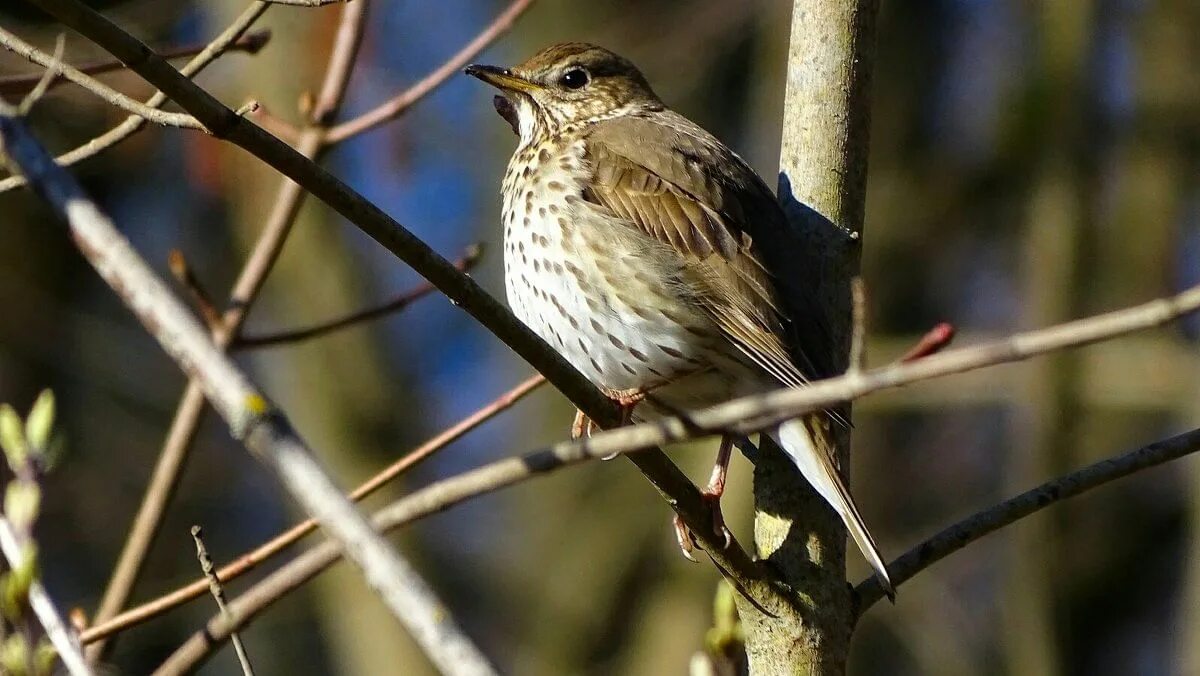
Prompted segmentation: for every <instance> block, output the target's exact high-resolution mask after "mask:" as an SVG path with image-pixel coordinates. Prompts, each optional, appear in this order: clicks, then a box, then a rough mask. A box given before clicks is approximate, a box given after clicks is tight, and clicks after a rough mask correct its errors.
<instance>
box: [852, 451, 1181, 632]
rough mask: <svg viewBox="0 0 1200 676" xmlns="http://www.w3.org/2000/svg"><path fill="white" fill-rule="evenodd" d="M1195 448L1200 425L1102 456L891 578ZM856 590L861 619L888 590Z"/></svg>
mask: <svg viewBox="0 0 1200 676" xmlns="http://www.w3.org/2000/svg"><path fill="white" fill-rule="evenodd" d="M1196 451H1200V429H1198V430H1192V431H1190V432H1185V433H1183V434H1180V435H1178V436H1174V437H1171V438H1170V439H1164V440H1162V441H1157V442H1155V443H1153V444H1150V445H1149V446H1144V447H1142V448H1139V449H1136V450H1133V451H1129V452H1127V453H1124V454H1122V455H1118V456H1115V457H1112V458H1109V459H1107V460H1101V461H1100V462H1097V463H1094V464H1091V465H1088V466H1087V467H1084V468H1082V469H1079V470H1076V471H1074V472H1072V473H1070V474H1068V475H1066V476H1062V477H1059V478H1057V479H1054V480H1052V481H1047V482H1046V483H1044V484H1042V485H1040V486H1038V487H1036V488H1033V489H1030V490H1028V491H1026V492H1024V493H1022V494H1020V495H1018V496H1016V497H1014V498H1010V499H1008V500H1005V501H1004V502H1001V503H1000V504H998V505H993V506H991V507H988V508H987V509H984V510H982V511H980V512H976V513H975V514H972V515H971V516H969V517H967V518H965V519H963V520H962V521H959V522H958V523H956V524H954V525H952V526H950V527H948V528H945V529H943V530H942V531H941V532H940V533H938V534H937V535H934V536H933V537H931V538H929V539H928V540H925V541H924V542H922V543H921V544H919V545H917V546H916V547H913V548H912V549H910V550H908V551H907V552H906V553H905V554H904V555H903V556H901V557H900V558H898V559H896V560H895V561H893V562H892V563H890V564H888V570H889V571H890V572H891V574H892V582H893V583H894V584H897V585H898V584H901V583H903V582H905V581H907V580H910V579H912V577H913V576H914V575H916V574H917V573H919V572H921V571H922V570H925V569H926V568H928V567H929V566H931V565H933V564H934V563H937V562H938V561H941V560H942V559H944V558H946V557H947V556H949V555H951V554H953V553H954V552H957V551H958V550H960V549H962V548H963V547H966V546H967V545H969V544H971V543H972V542H974V541H976V540H978V539H980V538H982V537H984V536H985V535H988V534H991V533H994V532H996V531H998V530H1000V529H1001V528H1004V527H1005V526H1008V525H1010V524H1013V523H1016V522H1017V521H1019V520H1021V519H1023V518H1025V517H1027V516H1029V515H1031V514H1033V513H1035V512H1038V511H1040V510H1043V509H1045V508H1047V507H1049V506H1050V505H1053V504H1055V503H1057V502H1061V501H1062V500H1066V499H1067V498H1073V497H1075V496H1076V495H1081V494H1083V493H1086V492H1087V491H1090V490H1091V489H1093V488H1096V487H1098V486H1102V485H1104V484H1106V483H1109V482H1112V481H1116V480H1117V479H1120V478H1123V477H1127V476H1129V475H1130V474H1134V473H1135V472H1140V471H1141V470H1144V469H1147V468H1150V467H1154V466H1155V465H1161V464H1163V463H1166V462H1170V461H1172V460H1177V459H1179V458H1182V457H1184V456H1185V455H1189V454H1191V453H1195V452H1196ZM854 591H855V595H856V596H857V597H858V608H857V616H858V617H862V614H863V613H865V612H866V611H867V609H869V608H870V607H871V606H872V605H874V604H875V602H876V601H878V600H880V599H881V598H882V597H883V590H882V589H881V588H880V587H879V583H878V581H877V580H875V579H874V578H872V579H869V580H865V581H863V582H861V583H859V585H858V586H857V587H855V589H854Z"/></svg>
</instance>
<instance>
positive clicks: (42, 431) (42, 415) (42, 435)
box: [25, 390, 54, 455]
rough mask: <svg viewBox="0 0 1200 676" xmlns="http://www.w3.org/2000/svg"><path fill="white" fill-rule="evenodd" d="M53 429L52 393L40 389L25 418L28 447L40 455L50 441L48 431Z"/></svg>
mask: <svg viewBox="0 0 1200 676" xmlns="http://www.w3.org/2000/svg"><path fill="white" fill-rule="evenodd" d="M52 431H54V393H53V392H51V391H50V390H42V393H41V394H39V395H38V398H37V401H35V402H33V408H32V409H31V410H30V411H29V417H28V418H26V419H25V440H26V441H27V442H28V443H29V447H30V449H31V450H32V451H33V452H34V453H36V454H39V455H41V454H42V453H43V452H44V451H45V450H46V446H47V445H48V444H49V443H50V433H51V432H52Z"/></svg>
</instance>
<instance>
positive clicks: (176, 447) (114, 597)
mask: <svg viewBox="0 0 1200 676" xmlns="http://www.w3.org/2000/svg"><path fill="white" fill-rule="evenodd" d="M268 7H270V5H267V4H264V3H261V2H252V3H251V4H250V6H249V7H247V8H246V9H245V10H244V11H243V12H242V13H241V14H240V15H239V16H238V17H237V18H236V19H235V20H234V21H233V23H232V24H230V25H229V27H228V28H226V29H225V31H224V32H222V33H221V34H220V35H219V36H217V38H216V39H214V40H213V41H212V42H211V43H210V44H209V46H208V47H207V48H205V49H204V51H202V52H201V53H200V54H199V55H197V56H196V58H194V59H192V61H191V62H190V63H188V64H187V65H186V66H185V67H184V68H183V70H182V71H180V73H181V74H182V75H183V76H184V77H190V76H192V75H195V74H196V73H198V72H200V71H201V70H203V69H204V68H205V67H206V66H207V65H208V64H209V63H211V62H212V61H213V60H214V59H215V58H216V57H217V56H219V55H220V54H222V53H223V52H224V51H225V49H226V48H227V47H228V46H229V45H231V44H233V43H235V42H236V41H237V40H239V39H240V38H241V36H242V35H243V34H244V33H245V32H246V31H248V30H250V28H251V26H253V25H254V22H255V21H257V20H258V18H259V17H261V16H262V14H263V12H265V11H266V10H267V8H268ZM166 100H167V97H166V95H165V94H163V93H161V92H158V93H156V94H154V96H152V97H151V98H150V99H149V100H147V101H146V104H147V105H149V106H158V105H162V104H163V102H165V101H166ZM144 124H145V120H143V119H142V118H140V117H130V118H129V119H127V120H125V122H123V123H122V124H121V125H119V126H117V127H114V128H113V129H112V130H110V131H109V132H108V133H106V134H104V135H103V136H101V137H99V138H98V139H96V140H95V142H94V143H95V152H100V150H102V149H103V148H106V147H109V146H111V145H113V144H115V143H118V142H120V141H121V140H122V139H124V138H126V137H128V136H130V135H131V134H133V133H134V132H136V131H137V130H138V129H140V128H141V127H142V126H143V125H144ZM89 149H90V146H83V147H82V148H81V149H77V150H85V151H86V150H89ZM75 152H76V151H72V152H71V153H67V154H66V155H64V156H62V157H60V158H58V160H57V161H58V162H59V163H60V164H61V165H69V164H70V163H71V162H73V161H75V160H77V159H83V157H85V156H87V153H86V152H85V153H83V154H81V156H80V157H77V158H75V159H70V156H71V155H72V153H75ZM13 179H17V180H21V181H23V179H22V178H21V177H20V176H15V177H13ZM13 179H7V180H6V181H0V185H3V184H4V183H6V182H8V181H11V180H13ZM18 185H20V184H18ZM272 225H275V226H276V227H275V228H272V227H271V226H272ZM280 230H282V231H283V234H280V233H279V232H278V231H280ZM285 234H286V228H284V227H281V226H279V225H278V224H277V223H274V222H268V226H267V229H266V231H265V232H264V234H263V238H269V237H272V236H277V237H278V239H279V241H278V242H275V245H276V247H278V246H279V245H281V244H282V238H283V236H284V235H285ZM256 251H257V249H256ZM251 258H252V260H255V259H257V258H260V257H256V256H252V257H251ZM267 258H272V259H273V257H267ZM268 267H269V266H268ZM263 274H264V275H265V271H264V272H263ZM221 338H222V334H216V335H214V339H215V341H216V342H217V344H218V345H220V344H221ZM203 410H204V393H203V392H202V391H201V390H200V388H199V387H198V386H196V385H195V384H193V383H189V384H188V388H187V390H186V392H185V394H184V398H183V401H182V402H181V403H180V406H179V408H178V409H177V410H176V412H175V417H174V419H172V421H171V428H170V431H169V432H168V434H167V440H166V441H165V442H164V443H163V450H162V451H161V452H160V453H159V458H158V461H157V462H156V463H155V465H154V470H153V472H151V475H150V483H149V484H148V485H147V487H146V493H145V495H143V496H142V502H141V504H140V505H139V506H138V511H137V514H136V516H135V517H134V520H133V524H132V526H131V527H130V529H129V533H128V535H126V538H125V544H124V546H122V548H121V554H120V555H119V556H118V557H117V563H116V565H115V566H114V567H113V572H112V576H111V577H110V578H109V581H108V585H107V586H106V587H105V589H104V594H103V595H102V596H101V598H100V605H99V607H98V608H97V609H96V614H95V616H94V617H93V618H92V621H93V622H94V623H97V624H99V623H102V622H105V621H107V620H108V619H109V618H111V617H112V616H114V615H116V614H117V613H118V612H120V610H121V609H122V608H123V607H125V603H126V601H128V600H129V594H130V593H131V592H132V591H133V584H134V582H135V581H136V580H137V577H138V574H139V573H140V572H141V569H142V564H143V563H144V562H145V560H146V553H147V552H148V551H149V549H150V544H151V543H152V542H153V541H154V537H155V535H156V534H157V533H158V529H159V526H160V525H161V523H162V515H163V514H164V513H165V511H166V508H167V504H168V503H169V502H170V501H171V497H172V496H173V495H174V494H175V487H176V486H177V485H178V483H179V476H180V473H181V471H182V468H183V465H184V461H185V459H186V457H187V448H188V444H189V442H190V441H191V438H192V435H193V434H194V433H195V430H196V425H197V424H198V423H199V421H200V414H201V412H202V411H203ZM106 647H107V642H106V641H103V640H102V641H99V642H97V643H96V644H94V645H92V646H90V647H89V648H88V658H89V659H93V660H99V659H100V657H101V656H103V654H104V650H105V648H106Z"/></svg>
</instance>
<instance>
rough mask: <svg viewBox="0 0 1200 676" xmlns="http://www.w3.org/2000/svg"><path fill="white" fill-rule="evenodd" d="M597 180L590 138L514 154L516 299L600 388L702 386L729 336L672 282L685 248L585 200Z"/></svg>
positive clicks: (507, 235) (517, 309) (510, 234)
mask: <svg viewBox="0 0 1200 676" xmlns="http://www.w3.org/2000/svg"><path fill="white" fill-rule="evenodd" d="M589 179H590V169H589V167H588V164H587V162H586V158H585V153H584V146H583V142H582V141H577V142H574V143H571V144H567V145H564V146H559V147H541V148H537V147H534V146H531V147H522V148H520V149H518V151H517V153H516V154H514V156H513V158H512V161H511V162H510V163H509V167H508V171H507V172H506V175H505V179H504V186H503V197H504V207H503V209H504V210H503V221H504V272H505V275H504V277H505V289H506V292H507V295H508V301H509V305H510V306H511V308H512V310H513V312H514V313H515V314H516V315H517V317H518V318H520V319H521V321H523V322H525V324H527V325H528V326H529V327H530V328H532V329H533V330H534V331H535V332H536V333H538V334H539V335H540V336H541V337H542V338H543V339H544V340H545V341H546V342H548V343H549V344H550V345H551V346H552V347H554V348H555V349H556V350H558V351H559V353H560V354H562V355H563V356H564V357H565V358H566V359H567V360H568V361H569V362H571V364H572V365H573V366H575V368H577V369H578V370H579V371H580V372H582V373H583V374H585V375H586V376H587V377H588V378H589V379H591V380H592V382H593V383H595V384H596V385H598V386H600V387H603V388H607V389H611V390H628V389H635V388H643V387H647V386H656V385H658V384H659V383H665V382H671V381H678V380H681V379H683V378H685V377H686V378H692V380H691V383H692V385H695V384H696V379H697V378H700V377H701V376H693V375H692V374H698V373H700V372H703V371H706V370H708V371H711V366H712V363H713V352H714V351H716V350H718V349H719V348H718V345H719V344H720V343H721V341H719V340H717V338H718V336H717V335H716V331H715V329H714V328H713V325H712V322H711V320H709V319H708V318H707V317H706V316H705V315H704V313H703V312H701V311H700V309H699V308H695V307H692V306H690V305H689V304H688V302H687V301H686V299H685V298H684V297H683V295H682V294H681V292H680V289H679V288H678V285H676V284H674V283H673V282H672V280H673V279H675V278H676V277H677V276H678V275H677V272H678V270H677V269H676V268H677V267H678V265H679V264H680V263H679V261H678V257H677V256H673V255H671V253H670V252H669V251H668V250H667V249H666V248H665V247H663V246H662V245H661V244H659V243H657V242H655V241H653V240H651V239H650V238H649V237H647V236H645V235H644V234H642V233H641V232H640V231H638V230H637V229H636V228H633V227H631V226H630V225H629V224H628V223H625V222H622V221H619V220H618V219H617V218H616V217H615V216H613V215H612V214H611V212H608V211H607V210H605V209H603V208H601V207H598V206H596V205H594V204H591V203H589V202H587V201H586V200H584V199H583V192H584V186H585V185H586V183H587V181H588V180H589ZM691 389H693V390H695V391H696V392H700V391H702V390H705V389H707V388H704V387H700V388H695V387H692V388H691ZM727 396H729V393H728V392H714V393H712V394H711V396H705V397H703V398H702V399H711V400H713V401H717V400H720V399H722V398H725V397H727ZM687 403H692V402H687ZM698 403H703V401H700V402H698Z"/></svg>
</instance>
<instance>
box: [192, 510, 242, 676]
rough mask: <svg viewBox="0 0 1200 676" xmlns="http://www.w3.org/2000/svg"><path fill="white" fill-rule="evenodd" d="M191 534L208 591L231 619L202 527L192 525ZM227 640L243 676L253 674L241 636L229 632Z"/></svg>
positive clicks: (224, 615)
mask: <svg viewBox="0 0 1200 676" xmlns="http://www.w3.org/2000/svg"><path fill="white" fill-rule="evenodd" d="M191 534H192V540H193V541H195V543H196V560H197V561H199V562H200V570H201V572H203V573H204V578H205V579H206V580H208V591H209V592H210V593H211V594H212V597H213V600H214V601H216V602H217V608H218V609H219V610H220V611H221V616H222V617H224V618H225V619H226V620H227V621H232V620H233V614H232V613H230V612H229V608H228V607H226V605H225V589H224V588H222V587H221V581H220V580H219V579H217V574H216V573H215V572H213V562H212V557H210V556H209V555H208V548H206V547H205V546H204V536H203V529H202V528H200V526H192V530H191ZM229 640H230V641H231V642H232V643H233V650H234V652H236V653H237V658H238V664H240V665H242V673H243V674H244V675H245V676H254V668H253V667H251V666H250V657H249V655H247V654H246V646H244V645H242V637H241V636H239V635H238V633H237V632H236V631H235V632H230V634H229Z"/></svg>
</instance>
